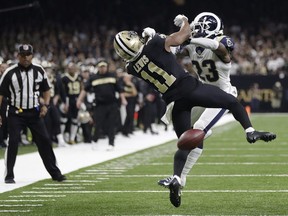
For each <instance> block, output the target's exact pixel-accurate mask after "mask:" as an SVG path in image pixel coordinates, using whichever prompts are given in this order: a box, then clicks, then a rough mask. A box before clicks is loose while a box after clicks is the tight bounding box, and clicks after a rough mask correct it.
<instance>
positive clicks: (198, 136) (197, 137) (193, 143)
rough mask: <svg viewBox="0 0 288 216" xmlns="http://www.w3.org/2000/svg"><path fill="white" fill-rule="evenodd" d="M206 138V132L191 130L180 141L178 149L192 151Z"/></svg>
mask: <svg viewBox="0 0 288 216" xmlns="http://www.w3.org/2000/svg"><path fill="white" fill-rule="evenodd" d="M204 137H205V132H204V131H203V130H199V129H189V130H187V131H185V132H184V133H183V134H182V135H181V136H180V137H179V139H178V142H177V147H178V148H179V149H181V150H191V149H194V148H196V147H197V146H198V145H199V144H200V143H201V142H202V141H203V140H204Z"/></svg>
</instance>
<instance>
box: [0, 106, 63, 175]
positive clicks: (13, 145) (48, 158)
mask: <svg viewBox="0 0 288 216" xmlns="http://www.w3.org/2000/svg"><path fill="white" fill-rule="evenodd" d="M17 112H18V111H17V109H16V108H14V107H10V108H9V112H8V119H7V120H8V134H9V143H8V147H7V149H6V151H7V152H6V157H5V164H6V175H5V179H14V172H13V168H14V165H15V161H16V156H17V153H18V144H19V142H20V132H21V130H22V128H23V127H25V126H27V127H28V128H29V129H30V130H31V133H32V136H33V140H34V142H35V143H36V145H37V148H38V152H39V154H40V156H41V159H42V161H43V163H44V166H45V168H46V170H47V171H48V173H49V174H50V175H51V177H52V178H57V177H59V176H60V175H61V171H60V170H59V168H58V167H57V165H56V158H55V155H54V152H53V148H52V143H51V140H50V138H49V135H48V132H47V130H46V127H45V124H44V121H43V119H42V118H40V117H39V111H37V110H36V109H31V110H24V111H23V112H21V113H17ZM27 169H29V167H27Z"/></svg>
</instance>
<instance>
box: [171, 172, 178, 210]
mask: <svg viewBox="0 0 288 216" xmlns="http://www.w3.org/2000/svg"><path fill="white" fill-rule="evenodd" d="M180 181H181V180H180V178H179V177H178V176H174V177H173V179H172V181H171V182H170V184H169V189H170V202H171V203H172V204H173V205H174V206H175V207H176V208H177V207H179V206H180V205H181V184H180Z"/></svg>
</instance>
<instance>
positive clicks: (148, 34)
mask: <svg viewBox="0 0 288 216" xmlns="http://www.w3.org/2000/svg"><path fill="white" fill-rule="evenodd" d="M155 34H156V31H155V30H154V29H153V28H150V27H147V28H144V29H143V32H142V37H154V36H155Z"/></svg>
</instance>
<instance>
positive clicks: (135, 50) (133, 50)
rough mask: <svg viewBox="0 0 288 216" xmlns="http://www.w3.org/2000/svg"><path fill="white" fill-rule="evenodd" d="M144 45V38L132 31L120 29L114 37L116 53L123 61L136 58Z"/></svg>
mask: <svg viewBox="0 0 288 216" xmlns="http://www.w3.org/2000/svg"><path fill="white" fill-rule="evenodd" d="M143 46H144V39H143V38H141V37H139V35H138V34H137V33H136V32H134V31H121V32H119V33H118V34H117V35H116V36H115V39H114V49H115V51H116V53H117V54H118V55H119V56H120V57H121V58H122V59H123V60H125V61H127V62H130V61H133V60H134V59H136V58H137V57H138V56H139V55H140V53H141V51H142V49H143Z"/></svg>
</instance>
